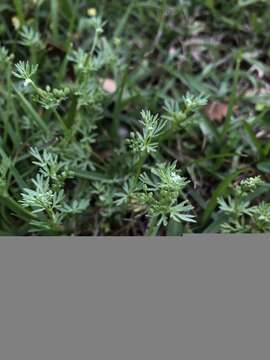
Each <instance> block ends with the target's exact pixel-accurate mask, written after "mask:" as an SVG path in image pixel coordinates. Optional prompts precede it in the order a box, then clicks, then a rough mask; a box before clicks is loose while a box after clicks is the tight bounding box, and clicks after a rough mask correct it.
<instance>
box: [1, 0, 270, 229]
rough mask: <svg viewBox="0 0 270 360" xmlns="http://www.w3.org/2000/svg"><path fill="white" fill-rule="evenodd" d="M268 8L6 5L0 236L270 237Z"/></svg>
mask: <svg viewBox="0 0 270 360" xmlns="http://www.w3.org/2000/svg"><path fill="white" fill-rule="evenodd" d="M269 18H270V2H269V1H267V0H265V1H263V0H226V1H225V0H219V1H218V0H201V1H199V0H178V1H177V0H126V1H125V0H122V1H109V0H98V1H90V0H88V1H87V0H72V1H71V0H59V1H57V0H28V1H22V0H13V1H8V0H2V1H1V3H0V19H1V21H0V70H1V71H0V93H1V94H0V234H1V235H33V234H38V235H45V234H47V235H180V234H183V233H211V232H212V233H219V232H225V233H255V232H267V231H269V230H270V191H269V190H270V141H269V139H270V124H269V115H270V83H269V80H270V67H269V65H270V58H269V56H270V29H269Z"/></svg>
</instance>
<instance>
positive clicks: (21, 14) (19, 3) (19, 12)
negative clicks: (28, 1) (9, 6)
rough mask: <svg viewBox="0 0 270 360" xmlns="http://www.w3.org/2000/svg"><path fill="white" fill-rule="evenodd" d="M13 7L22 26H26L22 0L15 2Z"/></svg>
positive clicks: (15, 0) (14, 0)
mask: <svg viewBox="0 0 270 360" xmlns="http://www.w3.org/2000/svg"><path fill="white" fill-rule="evenodd" d="M13 5H14V7H15V10H16V13H17V16H18V18H19V20H20V25H21V26H22V25H24V12H23V3H22V1H21V0H13Z"/></svg>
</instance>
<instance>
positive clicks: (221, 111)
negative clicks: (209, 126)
mask: <svg viewBox="0 0 270 360" xmlns="http://www.w3.org/2000/svg"><path fill="white" fill-rule="evenodd" d="M204 112H205V115H206V116H207V117H208V119H209V120H211V121H217V122H221V121H222V120H223V119H224V118H225V117H226V115H227V112H228V105H227V104H226V103H224V102H221V101H213V102H211V103H209V104H208V105H206V107H205V108H204Z"/></svg>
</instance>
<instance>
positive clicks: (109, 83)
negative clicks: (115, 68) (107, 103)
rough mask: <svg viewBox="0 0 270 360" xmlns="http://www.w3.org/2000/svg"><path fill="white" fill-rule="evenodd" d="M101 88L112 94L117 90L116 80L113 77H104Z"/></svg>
mask: <svg viewBox="0 0 270 360" xmlns="http://www.w3.org/2000/svg"><path fill="white" fill-rule="evenodd" d="M103 90H105V91H107V92H108V93H110V94H113V93H115V92H116V90H117V86H116V82H115V81H114V80H113V79H105V80H104V82H103Z"/></svg>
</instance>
